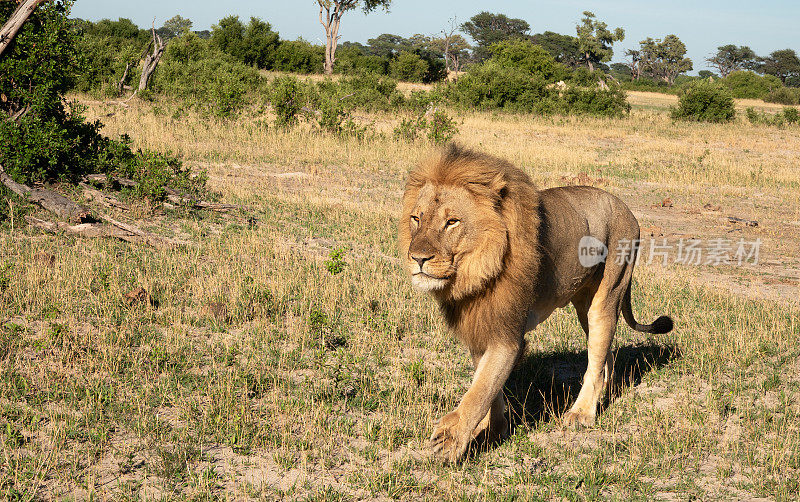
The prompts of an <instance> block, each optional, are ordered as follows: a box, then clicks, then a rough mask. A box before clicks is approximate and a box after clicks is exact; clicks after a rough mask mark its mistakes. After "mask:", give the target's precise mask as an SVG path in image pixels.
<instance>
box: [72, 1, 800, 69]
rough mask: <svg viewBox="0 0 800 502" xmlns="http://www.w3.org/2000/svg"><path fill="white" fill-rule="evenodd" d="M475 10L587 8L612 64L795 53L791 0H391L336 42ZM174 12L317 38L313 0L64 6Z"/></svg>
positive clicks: (525, 15)
mask: <svg viewBox="0 0 800 502" xmlns="http://www.w3.org/2000/svg"><path fill="white" fill-rule="evenodd" d="M483 10H488V11H490V12H495V13H502V14H506V15H507V16H510V17H518V18H522V19H525V20H526V21H527V22H528V23H530V25H531V32H532V33H537V32H542V31H546V30H551V31H556V32H559V33H565V34H569V35H574V34H575V24H576V23H577V22H578V21H579V20H580V18H581V13H582V12H583V11H584V10H591V11H593V12H594V13H595V14H597V17H598V18H599V19H601V20H603V21H605V22H607V23H608V25H609V26H610V27H612V28H615V27H617V26H620V27H622V28H624V29H625V40H624V41H623V42H621V43H617V44H616V45H615V47H614V53H615V54H614V61H620V60H621V56H622V54H623V53H624V52H625V49H629V48H633V47H636V46H638V43H639V41H640V40H643V39H644V38H646V37H648V36H651V37H654V38H661V37H663V36H665V35H669V34H673V33H674V34H675V35H678V37H680V38H681V40H683V41H684V43H685V44H686V46H687V48H688V54H687V55H688V56H689V57H690V58H692V61H694V71H693V72H692V73H696V72H697V71H698V70H702V69H705V68H706V64H705V61H704V59H705V58H706V57H707V56H708V55H709V54H711V53H712V52H713V51H714V50H715V48H716V47H717V46H719V45H723V44H728V43H734V44H737V45H749V46H750V47H751V48H752V49H753V50H755V51H756V53H757V54H759V55H766V54H768V53H770V52H772V51H773V50H776V49H785V48H787V47H788V48H792V49H795V50H797V51H800V29H798V26H797V23H798V20H800V2H798V1H796V0H762V1H761V2H753V1H745V0H726V1H723V0H693V1H687V0H678V1H672V2H663V1H662V2H658V3H656V2H643V1H641V0H606V1H599V0H582V1H576V0H529V1H522V0H516V1H513V0H495V1H492V2H487V1H480V2H479V1H475V0H460V1H459V0H440V1H432V0H427V1H423V0H395V1H394V2H393V5H392V7H391V10H390V12H389V13H386V12H384V11H381V10H378V11H376V12H373V13H371V14H369V15H364V14H363V13H362V12H361V11H360V10H359V11H351V12H348V13H347V14H346V15H345V16H344V17H343V18H342V26H341V29H340V35H341V36H342V40H351V41H357V42H366V41H367V39H369V38H373V37H375V36H376V35H380V34H381V33H394V34H397V35H402V36H409V35H412V34H415V33H422V34H426V35H435V34H437V33H438V32H440V31H441V30H442V29H443V28H445V27H447V25H448V21H449V20H450V19H451V18H453V17H456V18H457V20H458V22H459V23H461V22H463V21H466V20H468V19H469V18H470V17H471V16H473V15H475V14H477V13H478V12H480V11H483ZM175 14H180V15H181V16H183V17H188V18H190V19H191V20H192V21H193V22H194V29H196V30H202V29H207V28H210V26H211V25H212V24H213V23H215V22H216V21H218V20H219V19H220V18H222V17H225V16H227V15H230V14H236V15H239V16H240V17H242V18H243V19H245V20H247V19H249V18H250V16H256V17H260V18H261V19H264V20H265V21H268V22H269V23H270V24H272V26H273V29H276V30H277V31H279V32H280V35H281V37H282V38H284V39H295V38H298V37H303V38H305V39H306V40H308V41H310V42H314V43H322V40H323V39H324V32H323V29H322V26H321V25H320V24H319V19H318V14H319V8H318V7H317V2H316V0H284V1H277V0H240V1H231V2H220V1H217V0H193V1H189V0H178V1H164V0H137V1H135V2H131V1H125V2H121V1H108V0H77V1H76V2H75V5H74V7H73V9H72V15H73V16H74V17H82V18H85V19H91V20H98V19H103V18H110V19H116V18H119V17H127V18H130V19H132V20H133V21H134V22H135V23H136V24H138V25H139V26H149V25H150V24H151V23H152V22H153V18H155V20H156V26H160V25H161V24H162V23H163V22H164V21H165V20H166V19H169V18H170V17H172V16H174V15H175Z"/></svg>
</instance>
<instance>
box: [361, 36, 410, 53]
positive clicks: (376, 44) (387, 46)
mask: <svg viewBox="0 0 800 502" xmlns="http://www.w3.org/2000/svg"><path fill="white" fill-rule="evenodd" d="M410 45H411V44H410V43H409V41H408V40H406V39H405V38H403V37H401V36H400V35H393V34H392V33H383V34H381V35H378V36H377V37H375V38H370V39H369V40H367V54H371V55H373V56H380V57H382V58H392V57H394V56H396V55H398V54H399V53H400V52H402V51H407V50H410V49H411V47H410Z"/></svg>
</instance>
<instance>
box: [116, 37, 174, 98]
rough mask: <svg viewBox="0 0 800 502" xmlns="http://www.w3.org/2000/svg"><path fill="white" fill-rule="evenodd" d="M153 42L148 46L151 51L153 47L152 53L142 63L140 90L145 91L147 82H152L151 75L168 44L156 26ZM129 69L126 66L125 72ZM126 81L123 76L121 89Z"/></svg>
mask: <svg viewBox="0 0 800 502" xmlns="http://www.w3.org/2000/svg"><path fill="white" fill-rule="evenodd" d="M152 31H153V42H152V43H151V44H150V45H149V46H148V48H147V49H148V50H147V52H150V49H151V48H152V49H153V52H152V54H147V55H145V57H144V63H143V64H142V74H141V75H140V77H139V89H138V90H137V92H138V91H143V90H145V89H146V88H147V84H149V83H150V77H152V76H153V72H154V71H156V67H157V66H158V63H159V62H160V61H161V56H163V55H164V49H165V48H166V44H164V41H163V40H162V39H161V37H160V36H159V35H158V33H156V28H155V26H153V30H152ZM127 72H128V70H127V68H126V70H125V73H126V74H127ZM124 81H125V76H123V77H122V80H121V81H120V91H121V90H122V85H123V82H124Z"/></svg>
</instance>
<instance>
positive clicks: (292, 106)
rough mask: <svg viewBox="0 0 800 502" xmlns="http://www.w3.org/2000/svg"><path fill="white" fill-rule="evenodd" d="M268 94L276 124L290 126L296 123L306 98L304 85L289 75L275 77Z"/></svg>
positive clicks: (306, 93)
mask: <svg viewBox="0 0 800 502" xmlns="http://www.w3.org/2000/svg"><path fill="white" fill-rule="evenodd" d="M269 95H270V103H272V108H273V110H275V114H276V115H277V117H276V119H275V123H276V125H278V126H279V127H292V126H294V125H295V124H297V122H298V120H299V118H298V115H299V114H300V111H301V110H302V109H303V106H304V105H305V103H306V101H307V99H308V90H307V87H306V85H305V84H304V83H303V82H300V80H298V79H297V78H296V77H293V76H290V75H286V76H282V77H276V78H275V80H273V81H272V85H271V86H270V93H269Z"/></svg>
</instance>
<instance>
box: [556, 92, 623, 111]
mask: <svg viewBox="0 0 800 502" xmlns="http://www.w3.org/2000/svg"><path fill="white" fill-rule="evenodd" d="M559 101H560V103H561V107H562V111H563V113H567V114H576V115H596V116H605V117H621V116H623V115H625V114H626V113H628V112H630V110H631V105H630V104H628V101H627V96H626V94H625V91H624V90H622V88H621V87H619V86H611V87H610V88H609V89H600V88H599V87H568V88H567V89H566V90H565V91H564V92H563V93H562V94H561V96H560V100H559Z"/></svg>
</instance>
